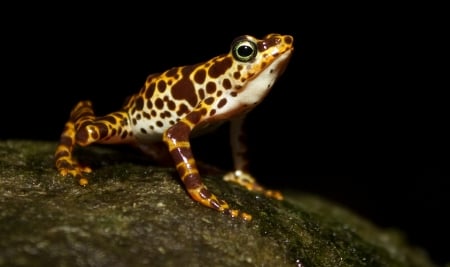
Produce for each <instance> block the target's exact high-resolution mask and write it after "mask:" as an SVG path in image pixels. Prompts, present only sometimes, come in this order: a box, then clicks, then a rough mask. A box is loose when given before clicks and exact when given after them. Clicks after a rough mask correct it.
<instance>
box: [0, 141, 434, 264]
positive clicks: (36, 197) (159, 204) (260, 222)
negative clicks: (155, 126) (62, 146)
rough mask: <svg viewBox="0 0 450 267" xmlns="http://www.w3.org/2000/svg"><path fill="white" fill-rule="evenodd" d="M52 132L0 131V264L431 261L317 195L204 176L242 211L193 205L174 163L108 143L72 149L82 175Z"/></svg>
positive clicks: (398, 236)
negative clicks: (40, 136)
mask: <svg viewBox="0 0 450 267" xmlns="http://www.w3.org/2000/svg"><path fill="white" fill-rule="evenodd" d="M55 147H56V143H52V142H41V141H27V140H6V141H0V207H1V210H0V233H1V239H0V266H108V267H113V266H307V267H312V266H390V267H392V266H408V267H414V266H417V267H419V266H420V267H427V266H435V265H434V264H433V263H432V262H431V261H430V259H429V258H428V256H427V254H426V252H425V251H424V250H423V249H421V248H417V247H412V246H410V245H409V244H408V243H407V241H406V238H405V237H404V236H403V234H402V232H400V231H398V230H396V229H380V228H378V227H376V226H375V225H373V224H372V223H371V222H369V221H367V220H365V219H364V218H361V217H358V216H357V215H355V214H353V213H352V212H351V211H349V210H346V209H344V208H342V207H340V206H338V205H336V204H333V203H329V202H327V201H325V200H323V199H321V198H320V197H317V196H313V195H308V194H305V193H303V192H295V191H291V192H283V193H284V194H285V197H286V199H285V200H284V201H277V200H273V199H268V198H266V197H264V196H260V195H257V194H255V193H252V192H248V191H246V190H245V189H244V188H242V187H240V186H238V185H234V184H229V183H227V182H224V181H223V180H222V179H221V178H220V176H219V175H218V174H217V173H213V174H205V175H203V180H204V182H205V184H206V185H207V186H208V187H209V188H210V190H211V191H213V192H215V193H216V194H217V195H219V196H221V197H223V198H224V199H226V200H227V201H228V202H229V204H230V205H231V206H232V207H234V208H239V209H241V210H243V211H246V212H248V213H250V214H252V215H253V220H252V221H250V222H247V221H244V220H241V219H233V218H230V217H228V216H226V215H223V214H220V213H218V212H216V211H214V210H212V209H209V208H206V207H203V206H201V205H200V204H198V203H196V202H194V201H193V200H191V199H190V197H189V196H188V195H187V193H186V191H185V190H184V187H183V186H182V184H181V182H180V180H179V178H178V175H177V173H176V172H175V170H174V169H173V168H167V167H156V166H154V165H153V164H151V163H150V162H148V161H146V160H145V159H144V158H143V157H141V156H140V155H139V153H131V152H130V151H129V150H121V149H114V148H113V147H98V146H93V147H87V148H82V149H79V150H77V155H78V158H79V159H80V161H82V162H88V163H89V164H90V166H91V167H92V168H93V170H94V171H93V173H92V174H90V175H89V177H90V180H89V181H90V183H89V185H88V186H86V187H81V186H79V185H78V184H77V182H76V181H75V179H73V178H70V177H62V176H60V175H59V174H57V172H56V170H55V168H54V163H53V153H54V149H55Z"/></svg>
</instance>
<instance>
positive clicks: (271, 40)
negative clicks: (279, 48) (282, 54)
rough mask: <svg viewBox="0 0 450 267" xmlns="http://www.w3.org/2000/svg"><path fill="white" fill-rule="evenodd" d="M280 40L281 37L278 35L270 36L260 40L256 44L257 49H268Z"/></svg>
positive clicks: (260, 50)
mask: <svg viewBox="0 0 450 267" xmlns="http://www.w3.org/2000/svg"><path fill="white" fill-rule="evenodd" d="M280 42H281V39H280V38H279V37H278V36H273V35H272V36H270V37H268V38H267V39H265V40H262V41H260V42H258V43H257V44H256V46H257V47H258V51H259V52H262V51H265V50H267V49H269V48H270V47H272V46H276V45H278V44H279V43H280Z"/></svg>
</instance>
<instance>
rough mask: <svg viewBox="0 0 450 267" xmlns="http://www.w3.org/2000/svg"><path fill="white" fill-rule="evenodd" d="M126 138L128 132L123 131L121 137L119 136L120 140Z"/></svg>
mask: <svg viewBox="0 0 450 267" xmlns="http://www.w3.org/2000/svg"><path fill="white" fill-rule="evenodd" d="M127 136H128V132H127V131H125V132H123V133H122V135H121V136H120V138H122V139H125V138H127Z"/></svg>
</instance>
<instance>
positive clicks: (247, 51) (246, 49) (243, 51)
mask: <svg viewBox="0 0 450 267" xmlns="http://www.w3.org/2000/svg"><path fill="white" fill-rule="evenodd" d="M252 53H253V49H252V47H251V46H249V45H243V46H240V47H239V48H238V54H239V55H240V56H241V57H248V56H250V55H251V54H252Z"/></svg>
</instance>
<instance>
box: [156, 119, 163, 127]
mask: <svg viewBox="0 0 450 267" xmlns="http://www.w3.org/2000/svg"><path fill="white" fill-rule="evenodd" d="M163 125H164V123H163V122H162V121H157V122H156V126H158V127H159V128H161V127H163Z"/></svg>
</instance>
